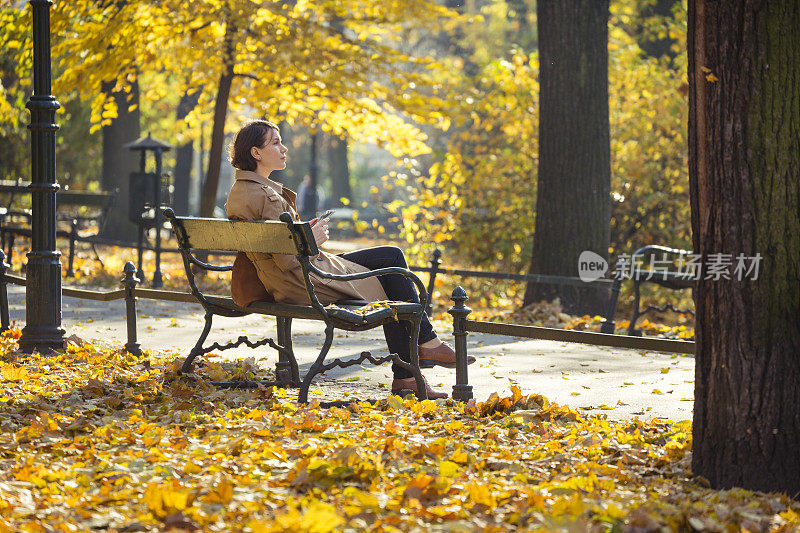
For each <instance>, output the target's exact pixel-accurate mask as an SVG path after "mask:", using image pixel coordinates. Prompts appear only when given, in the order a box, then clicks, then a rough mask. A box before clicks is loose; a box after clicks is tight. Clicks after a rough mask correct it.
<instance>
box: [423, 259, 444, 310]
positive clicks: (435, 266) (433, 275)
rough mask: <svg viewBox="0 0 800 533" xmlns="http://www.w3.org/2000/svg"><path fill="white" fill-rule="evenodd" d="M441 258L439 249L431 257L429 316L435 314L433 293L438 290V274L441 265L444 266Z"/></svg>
mask: <svg viewBox="0 0 800 533" xmlns="http://www.w3.org/2000/svg"><path fill="white" fill-rule="evenodd" d="M441 257H442V251H441V250H440V249H439V248H437V249H435V250H434V251H433V256H431V275H430V276H429V277H428V307H427V309H425V312H426V313H428V316H431V314H432V313H433V291H434V289H435V288H436V274H437V273H438V272H439V265H441V264H442V261H441Z"/></svg>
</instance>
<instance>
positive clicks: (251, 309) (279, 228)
mask: <svg viewBox="0 0 800 533" xmlns="http://www.w3.org/2000/svg"><path fill="white" fill-rule="evenodd" d="M164 215H165V217H166V218H167V220H169V221H170V223H171V225H172V230H173V233H174V234H175V237H176V239H177V241H178V247H179V249H180V252H181V254H182V256H183V264H184V268H185V271H186V278H187V281H188V283H189V287H190V288H191V292H192V294H193V295H194V296H195V298H197V301H198V302H199V303H200V305H202V306H203V308H204V309H205V325H204V327H203V331H202V332H201V333H200V337H199V338H198V340H197V343H196V344H195V346H194V348H192V350H191V352H190V353H189V356H188V357H187V358H186V360H185V361H184V363H183V366H182V369H181V371H182V372H183V373H189V372H191V369H192V363H193V361H194V360H195V358H197V357H198V356H200V355H203V354H206V353H209V352H211V351H214V350H219V351H221V350H227V349H229V348H235V347H237V346H241V345H243V344H244V345H246V346H248V347H250V348H258V347H260V346H265V345H269V346H271V347H272V348H274V349H275V350H277V352H278V363H277V365H276V370H275V376H276V379H277V381H276V382H267V381H250V382H242V381H239V382H218V383H215V384H216V385H217V386H220V387H237V388H240V387H256V386H258V385H259V383H261V384H263V385H273V384H275V385H278V386H281V387H299V388H300V391H299V393H298V401H299V402H300V403H306V402H307V401H308V390H309V387H310V385H311V381H312V380H313V379H314V377H315V376H316V375H318V374H320V373H322V372H325V371H327V370H331V369H333V368H335V367H340V368H346V367H348V366H352V365H358V364H361V363H363V362H364V361H369V362H371V363H373V364H376V365H377V364H383V363H386V362H388V361H393V362H394V363H396V364H398V365H399V366H401V367H403V368H405V369H406V370H408V371H409V372H411V373H412V374H413V375H414V377H415V379H416V383H417V390H418V391H420V392H419V393H418V394H417V397H418V398H420V399H425V398H426V395H425V384H424V381H423V378H422V374H421V373H420V369H419V356H418V341H419V328H420V322H421V320H422V316H423V313H424V312H425V307H426V305H427V300H428V296H427V292H426V290H425V286H424V285H423V284H422V281H420V279H419V278H418V277H417V276H416V275H415V274H414V273H413V272H411V271H410V270H407V269H404V268H400V267H390V268H382V269H378V270H373V271H370V272H363V273H358V274H348V275H335V274H330V273H327V272H323V271H321V270H320V269H319V268H317V267H316V266H314V264H313V261H311V260H310V258H312V257H313V256H316V255H317V254H318V253H319V249H318V248H317V243H316V242H315V240H314V237H313V234H312V232H311V226H310V225H309V224H308V223H307V222H295V221H293V220H292V217H291V215H289V213H283V214H282V215H281V217H280V221H262V222H251V221H234V220H227V219H209V218H193V217H181V216H177V215H175V213H174V212H173V210H172V209H165V210H164ZM214 252H253V253H268V254H287V255H295V256H296V257H297V259H298V261H299V262H300V268H301V269H302V274H303V279H304V281H305V287H306V290H307V293H308V297H309V300H310V302H311V304H310V305H295V304H286V303H275V302H269V301H258V302H254V303H252V304H250V305H248V306H247V307H246V308H243V307H240V306H238V305H236V303H234V301H233V300H232V299H231V298H230V297H227V296H214V295H208V294H204V293H203V292H202V291H201V290H200V288H199V287H198V286H197V283H196V280H195V273H194V269H202V270H208V271H216V272H227V271H231V270H232V269H233V266H232V265H217V264H211V263H210V262H206V261H203V260H201V259H199V258H198V256H202V257H205V256H207V255H208V254H213V253H214ZM312 273H313V274H315V275H316V276H318V277H320V278H323V279H331V280H340V281H351V280H358V279H365V278H368V277H373V276H380V275H384V274H399V275H401V276H404V277H406V278H409V279H410V280H411V281H413V282H414V284H415V285H416V286H417V289H418V290H419V294H420V297H421V298H420V299H421V303H411V302H390V301H387V302H378V303H375V302H366V301H360V300H348V301H341V302H336V303H335V304H332V305H327V306H323V305H322V304H321V303H320V302H319V300H318V298H317V296H316V294H315V293H314V284H313V282H312V280H311V279H310V275H311V274H312ZM250 314H260V315H267V316H274V317H276V320H277V342H275V341H273V340H272V339H270V338H264V339H261V340H258V341H255V342H252V341H250V340H249V339H248V338H247V337H246V336H241V337H239V339H238V340H237V341H235V342H230V343H228V344H225V345H221V344H219V343H213V344H211V345H210V346H207V347H204V344H205V341H206V338H207V337H208V334H209V332H210V330H211V324H212V319H213V317H214V316H215V315H217V316H226V317H241V316H246V315H250ZM294 318H302V319H310V320H319V321H322V322H324V324H325V341H324V342H323V345H322V348H321V349H320V352H319V355H318V356H317V358H316V360H315V361H314V363H313V364H312V365H311V368H310V369H309V370H308V372H307V373H306V374H305V376H304V377H303V379H302V381H301V379H300V372H299V368H298V364H297V360H296V359H295V356H294V352H293V350H292V340H291V324H292V319H294ZM395 320H408V321H410V322H411V323H412V325H413V327H412V335H411V339H410V341H409V342H410V350H411V352H410V353H411V358H412V360H411V363H406V362H405V361H402V360H401V359H400V358H399V357H398V355H397V354H389V355H387V356H385V357H377V358H376V357H373V356H372V355H371V354H370V353H369V352H362V353H361V355H360V356H357V357H354V358H351V359H349V360H343V359H334V360H332V361H330V362H328V363H326V362H325V357H326V356H327V354H328V351H329V350H330V348H331V344H332V342H333V334H334V330H335V329H342V330H347V331H364V330H369V329H373V328H377V327H379V326H382V325H383V324H386V323H389V322H391V321H395Z"/></svg>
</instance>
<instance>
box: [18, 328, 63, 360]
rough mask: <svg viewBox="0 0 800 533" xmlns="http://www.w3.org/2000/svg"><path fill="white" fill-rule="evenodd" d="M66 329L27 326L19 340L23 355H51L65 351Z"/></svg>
mask: <svg viewBox="0 0 800 533" xmlns="http://www.w3.org/2000/svg"><path fill="white" fill-rule="evenodd" d="M65 334H66V330H65V329H64V328H59V327H52V326H25V327H24V328H22V336H21V337H20V339H19V349H20V350H21V351H22V352H23V353H33V352H39V353H40V354H49V353H52V352H57V351H63V350H64V348H65V347H66V341H65V340H64V335H65Z"/></svg>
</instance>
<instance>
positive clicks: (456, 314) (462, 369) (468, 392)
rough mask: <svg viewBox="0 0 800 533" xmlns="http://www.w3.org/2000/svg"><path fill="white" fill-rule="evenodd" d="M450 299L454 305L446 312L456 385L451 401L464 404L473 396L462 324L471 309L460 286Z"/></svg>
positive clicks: (465, 333)
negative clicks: (450, 319) (452, 339)
mask: <svg viewBox="0 0 800 533" xmlns="http://www.w3.org/2000/svg"><path fill="white" fill-rule="evenodd" d="M450 299H451V300H453V302H454V305H453V307H451V308H450V309H448V310H447V312H448V313H450V315H451V316H452V317H453V336H454V337H455V345H456V346H455V348H456V384H455V385H453V399H454V400H459V401H462V402H466V401H469V400H471V399H472V397H473V396H472V385H470V384H469V377H468V376H467V330H466V328H465V324H464V322H465V321H466V319H467V316H469V314H470V313H471V312H472V309H470V308H469V307H467V306H466V305H465V304H464V302H466V301H467V300H468V299H469V298H468V297H467V293H466V291H465V290H464V288H463V287H461V286H460V285H459V286H458V287H456V288H455V289H453V294H452V296H451V297H450Z"/></svg>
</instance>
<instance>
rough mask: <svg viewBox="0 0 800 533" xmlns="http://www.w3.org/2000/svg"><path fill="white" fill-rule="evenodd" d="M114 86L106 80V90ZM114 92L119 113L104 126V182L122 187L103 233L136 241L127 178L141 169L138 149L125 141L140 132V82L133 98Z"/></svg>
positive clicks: (105, 185)
mask: <svg viewBox="0 0 800 533" xmlns="http://www.w3.org/2000/svg"><path fill="white" fill-rule="evenodd" d="M113 87H114V84H113V83H104V84H103V91H104V92H110V91H111V89H113ZM113 96H114V98H115V99H116V101H117V109H118V114H117V118H115V119H114V120H113V121H112V122H111V124H110V125H108V126H103V176H102V179H101V184H102V186H103V189H104V190H106V191H112V190H114V189H119V194H118V195H117V198H116V202H115V203H114V206H113V207H112V208H111V209H110V210H109V211H108V219H107V223H106V225H105V227H104V229H103V237H106V238H109V239H118V240H123V241H129V242H133V241H135V240H136V235H137V226H136V224H134V223H133V222H131V221H130V220H129V219H128V203H129V201H130V193H129V187H128V182H129V177H130V174H131V172H137V171H138V170H139V153H138V152H134V151H133V150H129V149H128V148H124V147H123V145H124V144H126V143H129V142H131V141H135V140H136V139H138V138H139V137H140V136H141V128H140V125H139V119H140V115H141V113H140V111H139V83H138V82H134V83H133V85H132V89H131V100H130V101H128V100H127V94H126V93H114V95H113ZM131 105H136V109H134V110H132V111H128V107H129V106H131Z"/></svg>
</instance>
